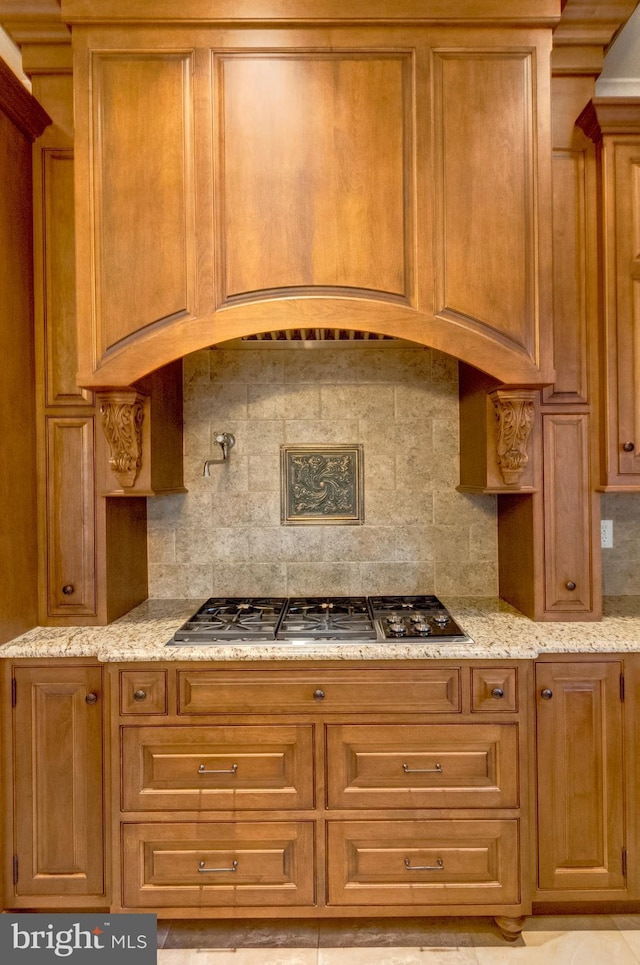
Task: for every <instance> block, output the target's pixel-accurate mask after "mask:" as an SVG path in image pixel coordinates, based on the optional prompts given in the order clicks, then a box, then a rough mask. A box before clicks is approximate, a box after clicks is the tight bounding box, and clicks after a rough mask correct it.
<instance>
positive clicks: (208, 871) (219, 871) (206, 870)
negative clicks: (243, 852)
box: [198, 861, 238, 875]
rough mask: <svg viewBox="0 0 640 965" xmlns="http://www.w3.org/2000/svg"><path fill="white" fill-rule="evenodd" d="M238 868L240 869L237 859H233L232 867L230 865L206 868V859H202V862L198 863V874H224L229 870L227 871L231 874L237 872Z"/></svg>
mask: <svg viewBox="0 0 640 965" xmlns="http://www.w3.org/2000/svg"><path fill="white" fill-rule="evenodd" d="M237 870H238V862H237V861H233V862H232V863H231V867H230V868H205V866H204V861H201V862H200V864H199V865H198V874H199V875H217V874H222V873H224V872H227V871H228V872H229V873H230V874H234V872H236V871H237Z"/></svg>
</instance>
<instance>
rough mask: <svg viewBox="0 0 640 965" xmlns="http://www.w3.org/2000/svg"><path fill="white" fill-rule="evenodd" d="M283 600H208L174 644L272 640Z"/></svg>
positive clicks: (182, 628) (178, 633)
mask: <svg viewBox="0 0 640 965" xmlns="http://www.w3.org/2000/svg"><path fill="white" fill-rule="evenodd" d="M285 602H286V601H285V600H284V599H282V598H274V599H269V598H265V599H260V598H257V599H251V598H246V597H211V599H209V600H207V602H206V603H204V604H203V605H202V606H201V607H200V609H199V610H198V611H197V613H194V615H193V616H192V617H191V618H190V619H189V620H187V622H186V623H185V624H183V625H182V626H181V627H180V629H179V630H177V631H176V633H175V636H174V638H173V641H174V642H175V643H209V642H218V641H225V640H227V641H243V642H244V641H251V640H260V641H265V640H274V639H275V632H276V627H277V625H278V621H279V619H280V615H281V613H282V610H283V608H284V604H285Z"/></svg>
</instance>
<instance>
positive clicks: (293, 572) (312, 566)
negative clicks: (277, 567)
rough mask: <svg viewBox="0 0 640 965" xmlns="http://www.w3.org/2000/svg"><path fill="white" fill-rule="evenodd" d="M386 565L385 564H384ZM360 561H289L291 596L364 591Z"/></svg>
mask: <svg viewBox="0 0 640 965" xmlns="http://www.w3.org/2000/svg"><path fill="white" fill-rule="evenodd" d="M382 565H384V564H382ZM362 592H363V590H362V579H361V574H360V564H359V563H288V564H287V593H288V595H289V596H302V595H304V594H306V595H313V596H357V595H359V594H360V593H362Z"/></svg>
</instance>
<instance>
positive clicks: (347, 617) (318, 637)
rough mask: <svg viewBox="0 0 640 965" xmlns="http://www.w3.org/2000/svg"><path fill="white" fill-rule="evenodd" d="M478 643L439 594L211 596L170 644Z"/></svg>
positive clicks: (178, 645)
mask: <svg viewBox="0 0 640 965" xmlns="http://www.w3.org/2000/svg"><path fill="white" fill-rule="evenodd" d="M391 641H398V642H405V643H416V644H417V643H423V644H424V643H433V644H438V645H439V644H445V643H473V641H472V640H471V639H470V638H469V637H468V636H467V635H466V634H465V633H464V631H463V630H462V629H461V628H460V627H459V626H458V624H457V623H456V621H455V620H454V619H453V617H452V616H451V614H450V613H449V612H448V610H447V609H446V607H445V606H444V605H443V604H442V603H441V602H440V600H439V599H438V598H437V597H436V596H369V597H367V596H326V597H323V596H319V597H315V596H313V597H290V598H288V599H287V598H284V597H258V598H253V597H212V598H211V599H209V600H207V602H206V603H204V604H203V605H202V606H201V607H200V609H199V610H198V611H197V612H196V613H194V614H193V616H192V617H190V618H189V620H187V622H186V623H184V624H183V625H182V626H181V627H180V629H179V630H177V631H176V633H175V635H174V636H173V637H172V639H171V640H169V642H168V644H167V646H169V647H180V646H193V645H194V644H195V645H206V646H210V645H212V644H233V645H234V646H235V645H238V644H239V645H244V644H265V643H270V642H271V643H288V644H293V645H296V644H297V645H302V646H305V645H307V646H308V645H312V644H316V643H323V644H345V643H375V642H379V643H380V642H391Z"/></svg>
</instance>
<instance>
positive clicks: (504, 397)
mask: <svg viewBox="0 0 640 965" xmlns="http://www.w3.org/2000/svg"><path fill="white" fill-rule="evenodd" d="M489 398H490V399H491V401H492V403H493V409H494V412H495V415H496V423H497V442H496V453H497V457H498V465H499V466H500V472H501V473H502V478H503V479H504V481H505V483H506V484H507V485H508V486H514V485H517V484H518V482H519V480H520V477H521V476H522V473H523V472H524V470H525V467H526V465H527V463H528V462H529V455H528V453H527V442H528V441H529V434H530V432H531V427H532V425H533V420H534V417H535V398H536V393H535V392H534V391H529V390H526V389H496V390H495V391H494V392H491V393H490V394H489Z"/></svg>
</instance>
